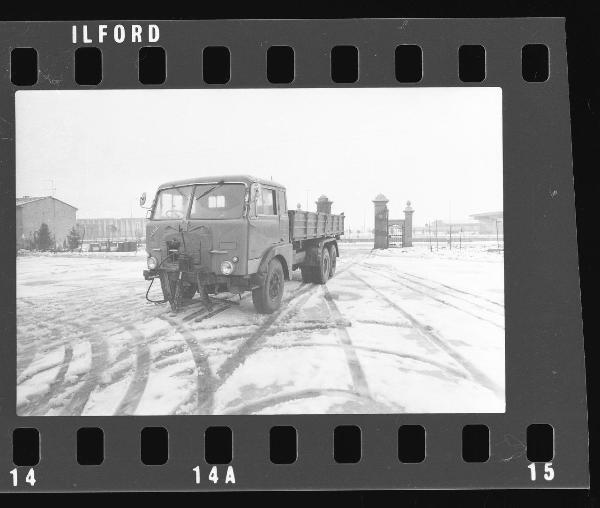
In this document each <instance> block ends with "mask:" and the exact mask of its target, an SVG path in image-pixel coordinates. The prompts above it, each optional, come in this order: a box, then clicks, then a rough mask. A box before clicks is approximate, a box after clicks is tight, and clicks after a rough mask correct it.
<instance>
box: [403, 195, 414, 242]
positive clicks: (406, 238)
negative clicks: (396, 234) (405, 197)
mask: <svg viewBox="0 0 600 508" xmlns="http://www.w3.org/2000/svg"><path fill="white" fill-rule="evenodd" d="M414 212H415V211H414V210H413V208H412V206H410V201H407V202H406V208H405V209H404V234H403V235H402V247H412V216H413V213H414Z"/></svg>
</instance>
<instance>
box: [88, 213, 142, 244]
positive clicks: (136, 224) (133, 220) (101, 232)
mask: <svg viewBox="0 0 600 508" xmlns="http://www.w3.org/2000/svg"><path fill="white" fill-rule="evenodd" d="M77 229H78V231H79V234H80V235H81V236H82V237H83V242H84V243H89V242H106V241H115V242H116V241H119V242H127V241H140V240H142V241H143V240H144V239H145V238H146V219H144V218H137V217H127V218H120V219H110V218H99V219H78V220H77Z"/></svg>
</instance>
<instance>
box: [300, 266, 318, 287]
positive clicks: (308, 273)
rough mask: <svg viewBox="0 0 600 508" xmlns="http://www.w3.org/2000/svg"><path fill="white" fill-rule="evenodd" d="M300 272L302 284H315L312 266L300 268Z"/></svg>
mask: <svg viewBox="0 0 600 508" xmlns="http://www.w3.org/2000/svg"><path fill="white" fill-rule="evenodd" d="M300 272H301V273H302V282H304V283H307V284H313V283H314V282H315V267H314V266H301V267H300Z"/></svg>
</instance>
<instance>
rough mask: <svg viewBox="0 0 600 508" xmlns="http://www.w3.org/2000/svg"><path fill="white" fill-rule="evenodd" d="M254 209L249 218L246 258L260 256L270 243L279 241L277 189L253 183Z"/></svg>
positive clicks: (273, 243) (253, 258)
mask: <svg viewBox="0 0 600 508" xmlns="http://www.w3.org/2000/svg"><path fill="white" fill-rule="evenodd" d="M253 188H254V189H255V190H254V192H253V195H254V196H255V197H254V205H253V206H252V208H253V209H254V210H253V211H252V212H251V216H250V220H249V226H250V230H249V235H248V260H249V261H251V260H256V259H258V258H262V255H263V254H264V253H265V251H266V250H267V249H268V248H269V247H271V246H272V245H276V244H279V243H281V240H280V238H281V234H280V229H279V213H278V205H277V190H276V189H275V188H273V187H268V186H265V185H256V184H254V185H253Z"/></svg>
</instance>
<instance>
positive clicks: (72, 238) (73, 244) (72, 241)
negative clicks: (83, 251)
mask: <svg viewBox="0 0 600 508" xmlns="http://www.w3.org/2000/svg"><path fill="white" fill-rule="evenodd" d="M67 242H68V244H69V250H70V251H71V252H73V251H74V250H75V249H77V248H79V243H80V242H81V237H80V236H79V231H77V230H76V229H75V226H73V227H72V228H71V231H69V234H68V236H67Z"/></svg>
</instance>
